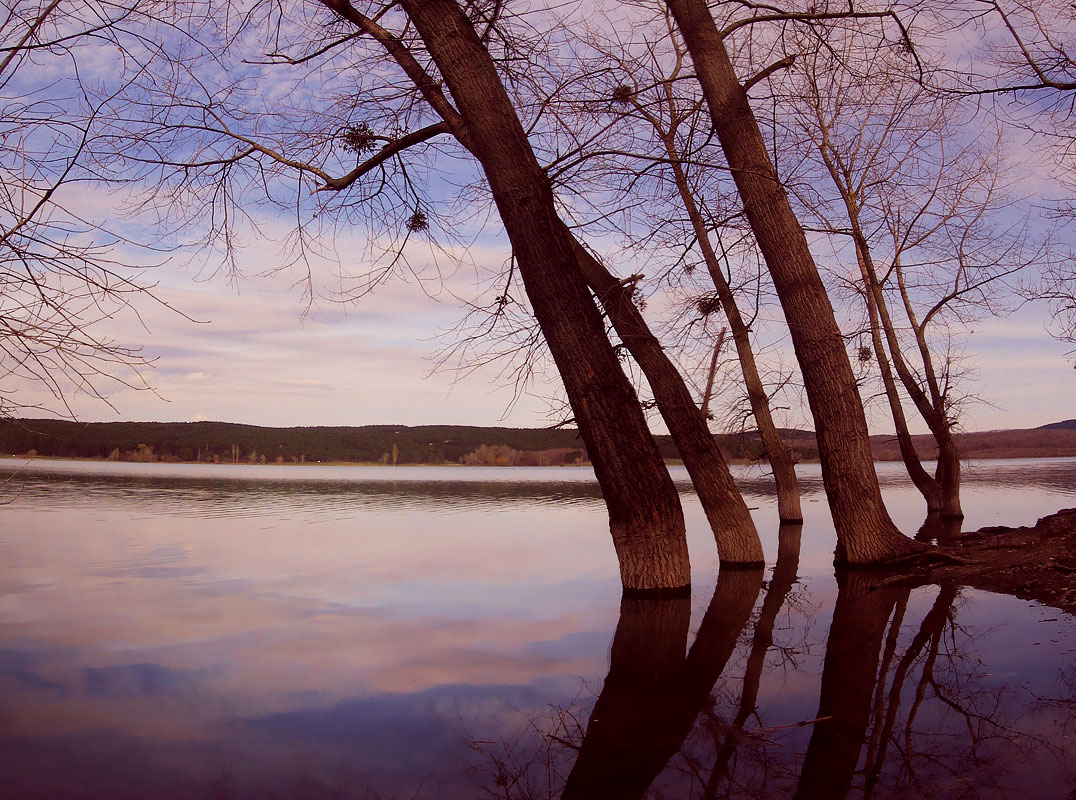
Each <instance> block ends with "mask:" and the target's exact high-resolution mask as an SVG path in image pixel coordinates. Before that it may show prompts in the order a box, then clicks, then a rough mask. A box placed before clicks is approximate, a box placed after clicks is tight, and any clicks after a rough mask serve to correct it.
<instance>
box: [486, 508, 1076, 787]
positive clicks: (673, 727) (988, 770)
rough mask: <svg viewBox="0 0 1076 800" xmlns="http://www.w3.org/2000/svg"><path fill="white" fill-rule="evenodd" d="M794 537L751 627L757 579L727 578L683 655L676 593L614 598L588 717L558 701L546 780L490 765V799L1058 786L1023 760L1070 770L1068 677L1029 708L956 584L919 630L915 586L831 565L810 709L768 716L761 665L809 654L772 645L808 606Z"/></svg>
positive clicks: (547, 739)
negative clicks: (985, 656)
mask: <svg viewBox="0 0 1076 800" xmlns="http://www.w3.org/2000/svg"><path fill="white" fill-rule="evenodd" d="M799 535H800V530H799V527H798V526H783V527H782V529H781V533H780V549H779V556H778V561H777V565H776V567H775V568H774V572H773V576H772V579H771V580H770V582H769V584H768V587H767V589H766V592H765V595H764V597H763V600H762V604H761V607H760V608H759V610H758V613H757V616H756V617H755V619H754V625H753V629H752V627H751V626H750V625H749V624H748V623H749V622H750V621H751V612H752V610H753V608H754V605H755V602H756V599H757V597H758V594H759V590H760V588H761V587H762V585H763V583H762V579H763V574H762V572H761V571H749V572H739V571H724V572H722V573H721V574H720V576H719V579H718V583H717V587H716V589H715V591H714V595H713V598H712V600H711V601H710V604H709V607H708V608H707V610H706V613H705V616H704V617H703V620H702V623H701V624H700V626H699V631H698V633H697V635H696V637H695V641H694V643H693V644H692V645H691V648H690V650H687V640H688V633H689V624H690V603H689V601H688V600H687V599H673V600H638V599H625V600H624V601H623V602H622V604H621V614H620V621H619V624H618V625H617V629H616V633H615V635H614V638H613V644H612V650H611V656H610V667H609V674H608V676H607V677H606V679H605V682H604V685H603V687H602V690H601V693H600V695H599V696H598V698H597V700H596V702H595V703H594V705H593V709H592V710H591V713H590V715H589V719H588V721H587V723H586V725H585V727H584V726H583V725H582V724H581V719H582V714H581V713H580V709H582V708H584V707H585V702H584V701H583V700H582V699H581V700H580V701H579V703H578V706H576V707H575V708H561V709H557V710H556V713H555V715H554V724H552V725H547V726H546V727H544V728H543V729H542V732H543V733H544V739H543V743H542V745H541V748H543V750H542V753H541V755H535V754H533V753H532V754H531V756H530V758H529V760H528V763H529V764H530V765H531V766H533V765H534V764H539V763H540V764H541V765H543V767H544V768H545V770H546V773H545V775H544V776H543V780H541V781H538V782H535V781H534V780H533V777H534V776H533V775H531V776H530V778H531V780H527V781H519V780H517V779H516V778H518V776H515V777H513V776H512V775H510V774H509V773H510V770H508V771H506V770H505V763H504V761H503V760H502V761H501V762H500V763H499V764H498V769H497V770H496V771H487V773H486V774H487V775H490V776H492V775H494V774H495V775H496V779H495V781H493V783H495V786H491V785H489V784H487V785H486V786H485V787H484V788H485V789H486V793H487V794H488V796H497V797H502V798H520V799H521V800H522V799H523V798H533V797H546V798H555V797H558V796H561V797H563V798H564V800H579V799H580V798H598V799H600V798H623V799H624V800H631V799H632V798H646V797H651V798H666V797H670V798H671V797H676V798H706V799H707V800H709V799H711V798H755V797H758V798H763V797H766V798H769V797H793V798H796V800H800V799H802V800H807V799H808V798H810V799H813V798H819V800H825V799H833V798H845V797H856V798H863V800H879V799H880V798H911V797H923V798H927V797H951V798H957V797H959V798H1006V797H1047V796H1061V797H1064V796H1067V795H1066V792H1065V790H1064V789H1063V788H1062V787H1059V786H1058V785H1057V780H1056V778H1054V779H1053V781H1054V782H1053V784H1052V785H1051V784H1049V783H1048V782H1049V781H1050V780H1051V779H1050V778H1048V777H1045V776H1046V775H1047V774H1048V773H1049V770H1044V771H1043V773H1042V774H1039V772H1038V771H1037V769H1036V768H1035V767H1034V766H1029V765H1035V764H1041V763H1045V762H1046V761H1050V762H1051V763H1052V764H1053V767H1052V769H1054V770H1056V768H1057V765H1062V766H1064V767H1065V769H1064V770H1063V772H1064V774H1067V775H1070V776H1071V773H1072V769H1071V767H1070V766H1066V765H1065V761H1066V752H1065V747H1064V743H1063V742H1054V741H1050V739H1049V732H1051V731H1056V732H1058V733H1061V734H1063V733H1064V732H1065V731H1068V730H1070V729H1071V728H1072V727H1073V725H1072V719H1071V718H1072V716H1073V708H1074V707H1076V700H1074V699H1073V698H1074V697H1076V686H1071V687H1070V691H1069V692H1068V697H1062V698H1061V699H1058V700H1054V699H1046V698H1040V699H1039V700H1038V702H1037V703H1035V704H1034V705H1032V706H1030V707H1028V706H1025V704H1024V702H1023V701H1022V700H1021V698H1020V696H1019V695H1018V691H1019V688H1020V687H1018V686H1015V685H1014V686H1009V685H1008V684H1007V683H1005V682H1004V681H1000V680H998V679H997V678H996V677H994V676H992V675H990V674H989V673H988V672H987V671H986V668H985V667H984V665H983V663H982V662H981V661H980V659H979V656H978V654H977V650H976V646H975V645H976V639H977V638H979V637H981V636H982V635H983V634H984V631H983V630H982V629H981V628H978V629H974V630H972V629H965V628H963V627H962V626H961V625H960V623H958V621H957V614H958V611H959V609H960V607H961V599H960V590H959V587H957V586H954V585H943V586H941V587H939V589H938V590H937V593H936V595H935V597H934V598H933V604H932V606H931V607H930V608H929V610H927V611H926V613H925V614H924V615H923V616H922V618H921V619H920V620H919V621H918V624H916V622H915V621H914V619H915V618H914V616H913V618H912V620H907V619H906V617H908V616H909V615H910V613H911V612H910V611H909V609H912V608H914V607H916V606H917V605H918V603H910V602H909V599H910V590H909V589H908V588H901V587H896V586H889V587H886V586H881V587H879V586H878V584H879V576H878V575H876V574H872V573H863V572H859V573H856V572H850V573H842V574H838V576H837V579H838V594H837V599H836V603H835V605H834V611H833V618H832V622H831V625H830V630H829V634H828V638H827V641H826V650H825V658H824V663H823V669H822V676H821V686H820V691H819V699H818V706H817V712H816V713H815V714H814V715H813V718H807V719H801V718H792V719H789V718H788V716H787V714H789V713H796V712H795V711H794V710H793V711H789V710H787V709H784V708H781V707H777V708H775V707H774V706H773V704H772V703H771V705H770V707H769V710H768V712H767V711H763V710H762V709H761V708H760V707H759V703H760V695H761V702H762V703H765V702H766V697H765V694H766V687H767V686H768V685H770V684H769V683H767V681H765V680H764V675H765V674H766V664H767V663H769V664H770V665H771V669H772V667H773V664H774V662H775V658H774V656H775V654H776V655H778V656H780V658H779V659H776V661H777V662H778V664H779V665H780V666H783V667H785V668H786V669H788V672H787V673H786V677H787V676H788V675H792V674H793V673H794V671H795V670H796V669H797V668H798V667H801V666H802V665H803V663H805V661H806V660H807V659H808V658H809V656H810V654H809V650H810V644H809V637H808V636H807V635H806V634H803V635H802V636H801V637H798V638H797V639H796V643H795V644H793V645H789V644H788V643H785V644H783V645H782V646H781V647H780V648H777V647H775V646H774V638H775V637H774V631H775V625H776V623H777V621H778V619H779V618H780V616H781V613H782V610H784V612H785V613H786V614H788V615H789V616H790V617H793V618H794V617H798V619H795V620H794V622H792V625H791V626H790V627H792V628H793V629H795V630H797V631H802V630H803V629H804V628H805V627H806V625H807V623H808V622H809V617H810V616H811V614H812V613H813V609H812V607H811V604H810V603H809V602H806V601H805V598H803V597H802V592H793V587H794V586H795V584H796V572H797V567H798V560H799ZM797 595H800V596H798V597H797ZM919 607H922V606H919ZM782 627H784V626H783V625H782ZM748 631H749V632H750V637H749V638H746V637H744V636H743V634H745V632H748ZM902 631H903V635H902ZM905 642H906V644H905ZM738 645H739V646H741V647H742V648H743V650H742V652H741V655H740V657H736V655H735V653H736V652H737V648H738ZM685 651H687V654H686V656H685ZM730 665H731V666H730ZM741 670H742V671H741ZM1069 677H1070V678H1071V676H1069ZM782 713H783V714H784V716H781V717H780V718H775V719H769V720H765V719H763V716H764V715H766V716H776V715H780V714H782ZM583 714H585V711H583ZM802 716H804V717H810V711H805V712H804V713H803V714H802ZM808 731H810V732H809V734H808ZM1044 731H1045V733H1044ZM808 736H809V740H807V741H806V749H805V752H804V749H803V748H804V744H803V743H804V740H805V739H807V737H808ZM480 750H481V749H480V748H476V751H480ZM481 752H483V753H484V754H485V755H486V756H488V755H490V753H491V751H490V750H488V749H486V750H481ZM502 752H503V751H502ZM494 760H496V759H494ZM1054 775H1057V773H1056V772H1054ZM524 786H525V787H526V789H525V790H524V789H523V787H524ZM513 787H515V788H514V789H513ZM1070 788H1071V787H1070ZM1073 797H1076V793H1074V794H1073Z"/></svg>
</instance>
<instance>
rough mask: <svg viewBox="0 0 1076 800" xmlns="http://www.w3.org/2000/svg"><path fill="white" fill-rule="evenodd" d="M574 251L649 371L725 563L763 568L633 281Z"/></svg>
mask: <svg viewBox="0 0 1076 800" xmlns="http://www.w3.org/2000/svg"><path fill="white" fill-rule="evenodd" d="M576 252H577V254H578V257H579V265H580V269H581V271H582V273H583V277H584V278H586V280H587V283H589V284H590V288H591V289H593V290H594V294H595V295H596V296H597V298H598V301H599V302H600V303H601V304H602V307H603V308H604V309H605V313H606V315H607V316H608V317H609V321H610V322H612V323H613V327H614V328H615V329H616V332H617V335H618V336H619V337H620V340H621V341H622V342H623V343H624V346H625V347H627V348H628V352H629V353H631V354H632V356H633V357H634V358H635V361H636V362H637V363H638V364H639V367H640V368H641V369H642V371H643V374H644V375H646V380H647V382H648V383H649V384H650V389H651V390H652V391H653V393H654V399H655V401H657V405H658V411H660V412H661V418H662V419H663V420H665V424H666V425H667V426H668V428H669V433H670V435H671V436H672V438H673V441H674V442H675V444H676V449H677V450H678V451H679V452H680V457H681V458H682V459H683V461H684V466H685V467H686V468H687V471H688V474H689V475H690V476H691V483H692V485H693V486H694V487H695V492H696V493H697V494H698V496H699V501H700V502H701V503H702V507H703V510H704V511H705V512H706V518H707V520H709V522H710V527H711V529H712V530H713V532H714V539H715V541H716V542H717V554H718V556H719V557H720V559H721V564H722V566H726V567H728V566H733V565H736V566H739V567H745V568H758V567H762V566H763V565H764V564H765V563H766V562H765V556H764V555H763V552H762V543H761V542H760V541H759V538H758V531H756V530H755V523H754V521H753V520H752V519H751V512H750V511H748V509H747V504H746V503H745V502H744V500H743V497H742V496H741V495H740V491H739V489H737V488H736V483H735V481H734V480H733V478H732V473H730V472H729V468H728V464H726V463H725V458H724V456H722V455H721V450H720V449H719V448H718V446H717V443H716V442H715V441H714V437H713V435H712V434H711V433H710V429H709V427H707V425H706V419H705V418H704V417H703V415H702V412H700V411H699V408H698V406H696V405H695V400H694V399H693V398H692V396H691V390H690V389H688V387H687V384H686V383H684V379H683V376H681V374H680V371H679V370H678V369H677V368H676V365H675V364H673V362H672V360H670V358H669V357H668V355H666V353H665V350H664V349H662V347H661V343H660V342H659V341H658V340H657V337H655V336H654V334H653V333H651V332H650V329H649V327H648V326H647V324H646V321H645V320H644V319H643V315H642V314H641V313H640V312H639V309H638V307H637V306H636V305H635V303H634V301H633V300H632V288H631V285H630V284H626V283H625V282H624V281H621V280H618V279H617V278H616V277H615V276H613V275H612V274H611V273H610V272H609V271H608V270H607V269H606V268H605V266H604V265H602V264H601V263H600V262H599V261H598V260H597V259H596V258H594V256H592V255H591V254H590V253H588V252H587V250H586V249H585V248H584V247H582V245H578V244H577V245H576Z"/></svg>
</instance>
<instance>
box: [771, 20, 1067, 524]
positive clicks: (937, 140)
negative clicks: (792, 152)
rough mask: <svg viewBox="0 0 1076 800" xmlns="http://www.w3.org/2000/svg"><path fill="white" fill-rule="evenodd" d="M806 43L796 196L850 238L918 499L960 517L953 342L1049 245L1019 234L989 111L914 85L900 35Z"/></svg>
mask: <svg viewBox="0 0 1076 800" xmlns="http://www.w3.org/2000/svg"><path fill="white" fill-rule="evenodd" d="M803 50H804V52H803V54H802V55H801V56H800V58H799V59H798V62H797V65H796V67H795V68H794V73H795V77H796V79H798V80H797V81H796V85H797V86H798V88H799V91H800V92H801V94H800V95H799V96H798V97H797V96H791V97H789V98H788V100H787V101H786V102H785V103H784V104H783V109H784V110H785V111H786V112H787V113H788V114H789V119H790V125H791V126H792V127H793V128H794V134H793V136H794V137H795V138H798V139H799V140H800V141H803V142H806V143H809V145H810V148H811V152H810V153H809V154H808V160H810V161H812V162H813V163H814V164H815V165H816V169H814V170H808V172H807V175H806V176H804V178H802V179H801V181H802V182H801V184H800V190H799V191H797V199H798V200H799V201H800V203H801V204H802V206H803V207H804V209H805V211H804V213H805V215H806V216H808V217H810V218H813V219H814V221H813V223H812V224H813V227H814V228H815V229H816V230H820V231H824V232H826V233H828V234H829V235H830V236H832V237H834V238H835V239H838V240H840V239H846V240H850V241H851V244H852V248H853V251H854V257H855V263H856V265H857V269H856V271H857V272H858V278H859V281H858V282H857V283H858V290H859V292H860V293H861V295H862V297H863V298H864V300H865V305H866V310H867V320H868V329H869V332H870V341H871V347H869V348H868V347H864V348H861V354H862V358H861V360H862V361H864V362H865V363H869V362H870V361H871V357H872V356H873V358H874V360H875V361H876V363H877V365H878V369H879V372H880V377H881V379H882V384H883V386H884V390H885V394H886V397H887V399H888V404H889V407H890V411H891V414H892V418H893V423H894V426H895V429H896V433H897V439H898V443H899V445H900V451H901V455H902V457H903V459H904V463H905V465H906V467H907V469H908V472H909V474H910V475H911V477H912V480H913V482H914V483H915V485H916V487H917V488H918V489H919V491H920V492H921V493H922V494H923V496H924V497H925V499H926V501H927V509H928V512H929V513H931V514H938V515H941V516H943V517H950V518H960V517H962V516H963V514H962V511H961V508H960V497H959V490H960V454H959V452H958V450H957V446H956V443H955V441H954V438H953V433H954V430H955V429H956V427H957V425H958V424H959V412H960V408H961V405H962V403H961V395H960V394H959V388H958V381H957V378H958V376H959V368H958V364H957V362H956V360H955V358H954V355H953V348H954V344H953V342H954V339H955V338H956V337H958V336H959V335H960V332H961V330H967V329H968V327H969V326H970V325H971V323H973V322H974V321H975V320H977V319H979V318H980V317H981V316H982V315H984V314H990V313H997V312H998V311H1000V310H1001V309H1003V308H1005V307H1006V305H1005V302H1004V301H1005V299H1007V298H1009V297H1012V296H1013V295H1014V283H1015V280H1016V278H1017V277H1018V273H1020V272H1022V271H1023V270H1024V269H1026V268H1028V267H1030V266H1032V265H1033V264H1034V263H1036V262H1037V261H1039V260H1041V259H1043V258H1044V256H1046V255H1048V245H1047V244H1046V243H1043V242H1037V241H1035V240H1033V239H1032V238H1031V237H1030V236H1029V232H1028V226H1027V224H1026V222H1024V221H1023V220H1024V218H1026V217H1027V216H1028V215H1029V213H1030V212H1031V208H1030V203H1028V202H1027V201H1026V200H1024V199H1023V198H1020V197H1019V196H1017V195H1015V194H1014V193H1013V192H1012V191H1011V187H1010V186H1009V185H1008V184H1010V183H1011V181H1010V180H1009V179H1007V178H1006V177H1005V174H1006V172H1007V164H1006V163H1005V157H1004V155H1003V144H1004V143H1003V141H1002V140H1001V137H1000V135H997V136H995V137H994V138H993V139H991V138H989V137H988V136H986V135H984V134H983V132H982V126H986V127H987V128H989V123H988V122H987V121H984V120H978V119H976V116H975V114H974V109H973V108H971V109H967V108H961V107H960V106H959V105H958V104H956V103H954V102H953V101H951V100H950V99H946V98H941V97H939V96H938V95H937V94H936V93H934V92H932V91H930V90H928V89H927V88H925V87H924V86H923V82H922V79H921V75H922V65H921V64H920V63H918V62H916V61H915V60H914V59H912V58H911V57H910V56H909V54H908V50H907V48H905V47H885V46H880V45H879V43H878V42H877V41H876V40H874V39H873V38H870V39H868V40H867V41H863V40H861V39H860V37H859V35H858V32H857V31H855V30H850V31H841V30H837V31H833V32H832V33H831V34H830V35H829V36H827V38H826V47H825V48H817V49H814V50H813V51H811V50H809V49H808V46H807V43H806V42H805V46H804V48H803ZM792 91H793V92H796V88H795V87H793V89H792ZM968 131H974V133H968ZM827 185H828V188H827ZM835 249H837V250H838V252H839V250H840V249H841V245H840V243H839V242H838V243H837V244H836V246H835ZM894 308H895V309H897V311H896V312H895V313H894V310H893V309H894ZM898 315H899V316H898ZM902 392H903V393H905V394H906V395H907V396H908V397H909V398H910V399H911V401H912V403H913V405H914V408H915V409H916V411H917V412H918V414H919V416H920V417H922V419H923V420H924V421H925V423H926V425H927V427H928V428H929V430H930V432H931V433H932V435H933V437H934V440H935V441H936V443H937V446H938V462H937V468H936V470H935V473H934V474H933V475H930V474H929V473H928V472H927V471H926V470H925V469H924V467H923V465H922V463H921V460H920V456H919V454H918V453H917V452H916V450H915V447H914V445H913V444H912V437H911V432H910V430H909V425H908V421H907V418H906V415H905V412H904V409H903V406H902V402H903V400H902Z"/></svg>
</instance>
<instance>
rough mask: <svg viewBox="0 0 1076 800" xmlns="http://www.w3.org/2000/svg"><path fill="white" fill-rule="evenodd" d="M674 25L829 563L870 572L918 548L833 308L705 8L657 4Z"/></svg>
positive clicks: (679, 0)
mask: <svg viewBox="0 0 1076 800" xmlns="http://www.w3.org/2000/svg"><path fill="white" fill-rule="evenodd" d="M666 5H667V6H668V8H669V10H670V11H671V12H672V14H673V16H674V17H675V19H676V22H677V25H678V27H679V29H680V32H681V34H682V35H683V37H684V42H685V44H686V45H687V48H688V51H689V52H690V53H691V56H692V60H693V61H694V63H695V70H696V74H697V76H698V79H699V82H700V84H701V86H702V90H703V94H704V96H705V98H706V102H707V105H708V106H709V109H710V116H711V119H712V121H713V124H714V130H715V132H716V133H717V136H718V139H719V140H720V143H721V147H722V149H723V151H724V153H725V157H726V160H727V161H728V164H729V167H730V168H731V170H732V175H733V179H734V180H735V182H736V186H737V189H738V190H739V193H740V197H741V199H742V200H743V205H744V211H745V213H746V215H747V219H748V222H749V223H750V224H751V229H752V230H753V231H754V233H755V238H756V240H757V241H758V243H759V247H760V249H761V250H762V254H763V257H764V258H765V260H766V264H767V266H768V268H769V271H770V275H771V276H772V278H773V282H774V287H775V289H776V290H777V295H778V297H779V298H780V301H781V307H782V309H783V310H784V314H785V319H786V320H787V322H788V327H789V331H790V333H791V337H792V344H793V347H794V348H795V351H796V358H797V360H798V362H799V365H800V370H801V372H802V375H803V382H804V387H805V388H806V391H807V399H808V403H809V404H810V407H811V412H812V414H813V416H814V422H815V433H816V436H817V438H818V451H819V458H820V460H821V462H822V478H823V482H824V484H825V487H826V496H827V498H828V500H829V506H830V511H831V512H832V514H833V522H834V527H835V528H836V531H837V551H836V559H837V561H838V562H847V563H850V564H869V563H872V562H879V561H884V560H887V559H891V558H897V557H900V556H904V555H908V554H911V553H913V552H915V551H917V550H919V549H921V547H922V545H920V544H919V543H917V542H913V541H912V540H911V539H908V538H907V537H905V536H903V535H902V534H901V533H900V531H898V530H897V528H896V526H895V525H894V524H893V521H892V520H891V519H890V517H889V514H888V512H887V511H886V509H885V505H884V504H883V502H882V493H881V489H880V487H879V485H878V476H877V474H876V473H875V470H874V463H873V461H872V458H871V451H870V441H869V438H868V431H867V421H866V417H865V416H864V413H863V405H862V400H861V398H860V396H859V390H858V388H857V386H856V381H855V375H854V374H853V372H852V366H851V364H850V363H849V361H848V354H847V353H846V352H845V347H844V340H843V338H842V336H841V331H840V328H838V326H837V321H836V318H835V317H834V314H833V308H832V306H831V305H830V302H829V297H828V296H827V295H826V290H825V287H824V286H823V284H822V278H821V276H820V275H819V273H818V269H817V267H816V266H815V263H814V259H813V258H812V256H811V252H810V249H809V248H808V246H807V238H806V236H805V235H804V233H803V228H802V227H801V226H800V224H799V221H798V220H797V219H796V216H795V213H794V212H793V211H792V207H791V205H789V202H788V196H787V194H786V192H785V190H784V187H782V186H781V183H780V181H779V180H778V178H777V174H776V171H775V169H774V167H773V163H772V162H771V161H770V158H769V154H768V153H767V151H766V143H765V140H764V139H763V137H762V132H761V131H760V130H759V127H758V123H757V121H756V120H755V117H754V113H753V111H752V110H751V106H750V103H749V102H748V99H747V93H746V92H745V91H744V89H743V87H742V86H740V83H739V81H738V80H737V78H736V74H735V72H734V70H733V68H732V63H731V61H730V60H729V56H728V52H727V51H726V50H725V45H724V41H723V40H722V37H721V34H720V33H719V31H718V30H717V27H716V25H715V24H714V20H713V17H712V16H711V15H710V11H709V9H708V8H707V6H706V3H705V2H704V0H666Z"/></svg>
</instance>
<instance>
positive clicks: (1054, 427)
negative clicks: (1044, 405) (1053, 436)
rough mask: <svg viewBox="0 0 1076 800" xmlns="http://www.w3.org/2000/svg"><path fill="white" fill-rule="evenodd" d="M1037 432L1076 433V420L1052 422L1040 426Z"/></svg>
mask: <svg viewBox="0 0 1076 800" xmlns="http://www.w3.org/2000/svg"><path fill="white" fill-rule="evenodd" d="M1035 430H1037V431H1076V419H1066V420H1062V421H1061V422H1051V423H1050V424H1049V425H1040V426H1039V427H1037V428H1035Z"/></svg>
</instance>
